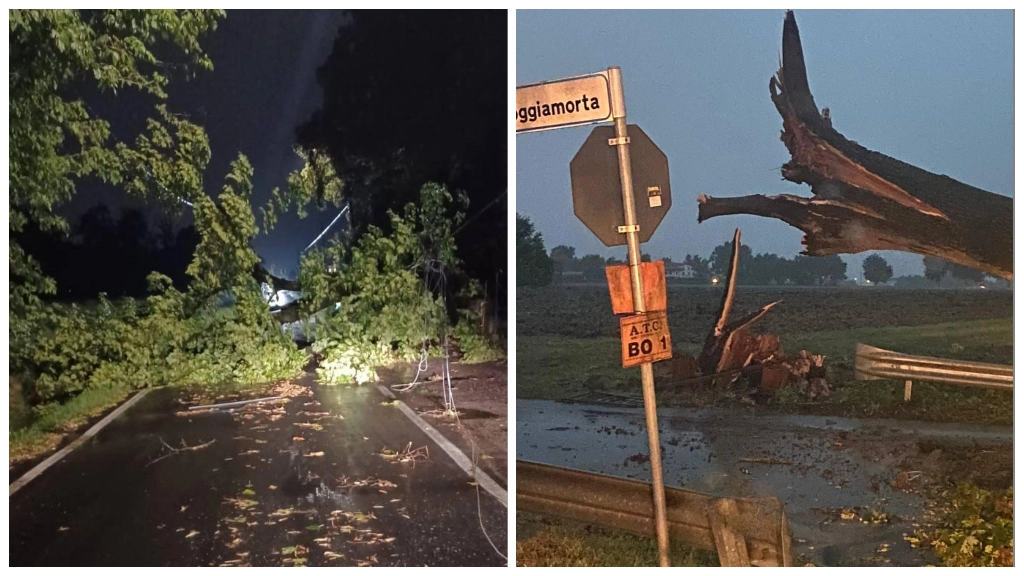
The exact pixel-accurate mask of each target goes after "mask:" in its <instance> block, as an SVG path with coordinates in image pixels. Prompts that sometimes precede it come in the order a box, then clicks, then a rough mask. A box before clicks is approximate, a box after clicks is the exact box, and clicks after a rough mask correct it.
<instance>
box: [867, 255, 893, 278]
mask: <svg viewBox="0 0 1024 576" xmlns="http://www.w3.org/2000/svg"><path fill="white" fill-rule="evenodd" d="M864 278H866V279H867V280H868V281H869V282H871V283H873V284H885V283H886V282H888V281H889V280H890V279H891V278H892V266H890V265H889V263H888V262H886V261H885V258H882V257H881V256H879V255H878V254H872V255H871V256H868V257H867V258H865V259H864Z"/></svg>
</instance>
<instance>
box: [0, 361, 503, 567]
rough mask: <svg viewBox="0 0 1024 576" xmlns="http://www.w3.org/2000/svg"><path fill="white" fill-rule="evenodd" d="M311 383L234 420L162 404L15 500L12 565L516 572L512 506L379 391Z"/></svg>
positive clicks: (179, 401) (102, 436) (155, 397)
mask: <svg viewBox="0 0 1024 576" xmlns="http://www.w3.org/2000/svg"><path fill="white" fill-rule="evenodd" d="M299 383H300V384H303V386H302V387H301V388H295V389H293V393H294V390H299V391H300V392H301V393H300V395H298V396H295V397H291V398H289V401H288V402H286V403H275V404H269V403H268V404H259V405H249V406H247V407H245V408H244V409H241V410H236V411H233V412H230V413H229V412H223V411H221V412H204V413H198V414H196V413H187V414H186V413H183V410H184V409H185V407H186V405H187V404H188V403H189V399H187V398H182V395H181V392H180V391H178V390H173V389H162V390H155V391H153V392H151V393H150V394H149V395H148V396H146V397H145V398H143V399H142V400H141V401H140V402H139V403H138V404H136V405H135V406H133V407H132V408H131V409H129V410H128V411H127V412H126V413H125V414H123V415H122V416H121V417H120V418H118V419H117V420H115V421H114V422H113V423H111V424H110V425H109V426H107V427H106V428H104V429H103V430H102V431H101V432H100V433H99V434H98V435H97V436H96V437H95V438H94V439H92V440H91V441H90V442H88V443H87V444H85V445H83V446H82V447H80V448H79V449H77V450H75V451H74V452H72V453H71V454H70V455H69V456H68V457H66V458H65V459H64V460H62V461H61V462H59V463H58V464H56V465H54V466H53V467H51V468H50V469H48V470H47V471H46V472H44V473H43V474H42V475H41V476H40V477H38V478H36V479H35V480H33V481H32V482H31V483H30V484H28V485H27V486H25V487H24V488H22V489H21V490H20V491H19V492H17V493H15V494H14V496H12V497H11V498H10V558H9V562H10V564H11V565H12V566H36V565H66V566H210V565H213V566H216V565H222V564H229V565H254V566H258V565H262V566H266V565H270V566H280V565H285V566H287V565H296V564H298V565H303V564H304V565H311V566H312V565H327V566H354V565H381V566H423V565H431V566H502V565H505V560H503V559H502V558H501V557H500V556H499V555H498V554H497V553H496V552H495V551H494V549H493V548H492V546H491V545H490V544H489V543H488V541H487V539H486V537H485V535H484V532H483V531H482V530H481V527H480V523H481V519H482V523H483V525H484V527H486V530H487V535H488V536H490V538H491V540H493V542H494V544H495V545H496V546H497V547H498V549H499V550H501V551H502V553H504V552H505V549H506V543H507V525H508V524H507V510H506V508H505V507H504V506H502V505H501V504H500V503H499V502H498V501H497V500H496V499H494V498H493V497H492V496H491V495H489V494H488V493H487V492H485V491H483V490H480V491H479V499H478V492H477V489H476V487H475V486H473V485H472V484H471V482H470V478H469V477H468V476H467V475H466V473H465V472H464V471H462V470H461V469H460V468H458V467H457V466H456V465H455V463H454V462H453V461H452V460H451V458H450V457H449V456H448V455H447V454H446V453H444V452H443V451H442V450H441V449H440V448H439V447H438V446H437V445H436V444H434V443H433V441H431V440H430V438H429V437H428V436H426V434H424V433H423V432H422V431H421V430H420V429H419V428H417V427H415V426H414V425H413V423H412V422H410V421H409V420H408V419H407V418H406V417H405V416H404V415H402V414H401V412H399V411H398V409H397V408H396V407H394V406H389V405H385V404H382V402H384V400H385V398H384V396H383V395H381V393H380V392H379V391H377V390H376V389H375V388H373V387H334V388H328V387H322V388H320V387H316V386H315V385H312V384H311V383H310V382H309V381H308V380H307V381H301V382H299ZM211 440H212V441H213V443H212V444H209V445H207V446H206V447H204V448H199V449H196V450H180V451H178V452H171V451H170V450H168V448H167V447H166V446H164V445H163V442H166V444H167V445H169V446H171V447H175V448H181V447H182V442H184V445H185V446H188V447H194V446H202V445H204V444H205V443H208V442H210V441H211ZM407 447H408V448H409V449H410V452H409V453H410V454H414V455H415V458H413V459H403V458H402V457H401V456H398V457H394V456H392V455H393V454H394V453H398V454H401V453H403V452H404V451H405V450H406V448H407ZM421 447H422V450H417V449H420V448H421ZM427 453H429V456H427ZM402 460H405V461H402Z"/></svg>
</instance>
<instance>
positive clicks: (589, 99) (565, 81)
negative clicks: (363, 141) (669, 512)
mask: <svg viewBox="0 0 1024 576" xmlns="http://www.w3.org/2000/svg"><path fill="white" fill-rule="evenodd" d="M608 120H614V121H615V131H614V134H615V137H614V138H607V136H605V135H602V132H604V133H605V134H607V130H608V129H607V128H606V127H598V128H595V129H594V131H593V132H591V135H590V137H589V138H587V143H585V144H584V145H583V147H582V148H581V149H580V151H579V152H577V154H576V158H574V159H573V161H572V163H571V164H570V172H571V174H572V186H573V210H574V212H575V213H576V216H577V217H579V218H580V220H582V221H583V223H584V224H586V225H587V227H588V228H590V229H591V231H593V232H594V234H596V235H597V237H598V238H599V239H600V240H601V241H602V242H604V243H605V245H607V246H620V245H622V241H621V238H622V237H621V236H620V235H621V234H625V235H626V246H627V247H628V249H629V277H630V286H631V288H632V294H633V302H632V304H633V307H632V309H631V313H632V314H634V315H633V316H630V317H629V318H623V319H622V320H621V322H620V327H624V328H623V332H622V334H623V340H622V345H623V351H624V352H623V356H622V358H623V366H624V367H626V366H634V365H635V364H640V376H641V379H642V381H643V393H644V413H645V415H646V418H647V439H648V442H649V444H650V451H651V484H652V486H653V488H654V525H655V530H656V533H657V536H658V560H659V563H660V564H661V565H662V566H668V565H669V562H668V521H667V516H666V513H665V483H664V480H663V479H662V475H661V445H660V444H659V442H658V414H657V404H656V403H655V398H654V368H653V366H652V364H651V362H653V361H656V360H661V359H665V358H670V357H671V355H672V346H671V340H670V336H669V333H668V325H667V322H666V315H665V313H664V311H663V310H660V311H656V312H655V313H652V314H648V312H647V308H648V306H649V305H651V304H652V303H650V302H644V281H643V276H642V272H641V270H642V268H641V261H640V242H641V239H645V240H646V239H647V238H650V236H651V233H653V232H654V229H655V228H657V227H658V224H660V223H661V219H662V218H663V217H664V215H665V212H667V211H668V209H669V208H670V207H671V205H672V201H671V198H672V197H671V189H670V187H669V178H668V158H667V157H666V156H665V154H664V153H663V152H662V151H661V150H659V149H658V147H657V146H656V145H655V144H654V142H652V141H651V139H650V138H648V137H647V135H646V134H644V132H643V130H640V128H639V127H634V128H635V135H636V137H637V146H638V148H637V152H638V154H637V160H638V161H639V162H640V165H639V166H638V168H637V169H638V174H639V175H640V177H641V179H642V181H641V182H640V184H639V185H640V187H641V190H642V191H643V192H645V193H646V194H647V204H645V205H644V209H643V211H642V212H641V214H640V216H641V218H640V220H642V221H643V222H644V226H645V229H644V230H640V225H639V224H638V218H637V210H636V203H635V201H634V199H633V169H632V165H631V164H630V162H631V160H630V154H629V142H630V140H629V135H628V134H627V132H628V129H627V125H626V101H625V98H624V96H623V93H622V71H621V70H620V69H619V67H618V66H613V67H611V68H608V70H606V71H603V72H597V73H594V74H587V75H584V76H574V77H572V78H562V79H560V80H551V81H548V82H541V83H539V84H531V85H527V86H519V87H517V88H516V108H515V109H514V110H513V114H512V121H513V123H514V125H515V127H516V134H523V133H527V132H535V131H540V130H552V129H556V128H566V127H569V126H582V125H584V124H596V123H601V122H607V121H608ZM609 135H610V134H609ZM598 138H600V139H598ZM604 142H607V145H608V146H614V147H615V150H616V153H617V156H618V165H619V185H620V188H621V191H622V209H623V220H621V221H619V220H618V214H615V212H617V210H612V209H609V208H608V205H609V204H610V203H612V202H614V197H615V190H614V184H610V182H609V180H613V178H614V176H612V175H611V174H610V171H611V169H612V168H611V166H612V158H611V157H610V155H609V156H607V157H605V156H604V151H605V150H607V149H606V148H603V146H604V145H605V144H604ZM619 222H624V225H621V224H619ZM612 223H614V224H615V226H614V227H613V226H611V225H610V224H612ZM661 274H662V282H664V270H663V269H662V272H661ZM654 305H655V306H657V304H654ZM634 349H635V352H636V353H635V354H634V353H633V352H634Z"/></svg>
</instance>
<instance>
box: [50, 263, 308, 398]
mask: <svg viewBox="0 0 1024 576" xmlns="http://www.w3.org/2000/svg"><path fill="white" fill-rule="evenodd" d="M150 284H151V288H152V290H153V291H154V293H153V294H152V295H150V296H149V297H148V298H147V299H146V300H145V301H144V302H135V301H134V300H131V299H124V300H122V301H121V302H118V303H113V302H110V301H108V300H107V299H106V298H104V297H102V296H101V297H100V300H99V302H98V303H96V304H95V305H92V306H89V307H83V306H79V305H76V304H73V305H70V306H61V305H52V306H47V307H45V310H46V314H45V318H44V321H43V322H42V324H41V326H43V327H44V329H45V330H46V332H45V337H43V338H39V340H38V342H37V346H36V347H35V349H34V352H33V354H32V355H31V358H30V365H31V366H32V369H33V370H34V371H35V372H36V373H37V375H38V377H37V378H36V380H35V382H34V385H33V389H32V396H33V398H34V399H35V400H36V401H37V402H43V403H47V402H55V401H61V400H66V399H68V398H71V397H74V396H76V395H78V394H79V393H81V392H83V391H85V390H95V389H103V388H121V389H132V388H138V387H147V386H165V385H174V384H200V385H212V384H221V383H246V384H255V383H258V382H265V381H268V380H274V379H277V378H284V377H290V376H294V375H295V374H297V373H299V372H300V371H301V369H302V365H303V363H304V362H305V357H304V356H303V355H302V354H301V353H300V352H299V351H298V350H296V349H295V346H294V345H293V344H292V343H291V342H289V341H288V340H287V339H286V338H285V337H284V336H282V335H281V333H280V331H279V330H274V329H273V328H271V329H270V330H268V329H266V328H264V327H261V326H259V325H258V324H253V323H252V321H251V319H247V318H246V316H247V314H246V312H245V311H246V310H247V309H249V310H250V312H249V314H248V316H252V315H253V313H252V311H251V309H252V308H253V307H254V306H262V311H263V313H264V314H266V306H265V305H262V301H259V300H256V301H252V300H251V299H250V300H248V301H246V300H244V299H240V300H239V302H238V303H236V305H235V306H234V307H231V308H228V309H224V310H216V309H215V308H214V307H213V306H208V307H205V308H203V309H201V310H200V311H198V312H197V313H196V314H193V315H191V316H189V315H186V312H185V310H186V302H187V295H186V294H185V293H182V292H179V291H178V290H175V289H174V288H173V287H171V285H170V279H168V278H167V277H166V276H162V275H159V274H152V275H151V276H150Z"/></svg>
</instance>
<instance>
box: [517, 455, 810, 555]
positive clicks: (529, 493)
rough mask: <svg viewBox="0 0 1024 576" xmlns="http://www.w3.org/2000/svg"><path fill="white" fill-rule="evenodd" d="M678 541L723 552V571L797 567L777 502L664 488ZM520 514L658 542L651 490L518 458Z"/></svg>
mask: <svg viewBox="0 0 1024 576" xmlns="http://www.w3.org/2000/svg"><path fill="white" fill-rule="evenodd" d="M665 501H666V508H667V515H668V529H669V535H670V538H671V539H672V541H675V542H685V543H686V544H689V545H691V546H695V547H697V548H703V549H706V550H714V551H717V552H718V556H719V560H720V562H721V564H722V566H751V565H753V566H790V565H791V564H792V552H791V548H790V546H791V539H792V535H791V532H790V529H789V523H788V522H787V520H786V513H785V507H784V504H783V503H782V502H781V501H780V500H779V499H777V498H716V497H714V496H709V495H706V494H701V493H698V492H691V491H689V490H680V489H677V488H668V487H666V488H665ZM516 509H517V510H525V511H528V512H535V513H539V514H546V515H554V516H560V517H563V518H568V519H570V520H576V521H580V522H586V523H589V524H596V525H599V526H604V527H606V528H612V529H617V530H624V531H627V532H632V533H634V534H639V535H642V536H654V504H653V502H652V499H651V485H650V484H648V483H645V482H638V481H636V480H625V479H622V478H614V477H611V476H604V475H601V474H592V473H589V472H581V471H579V470H570V469H568V468H559V467H557V466H549V465H547V464H538V463H535V462H526V461H523V460H516Z"/></svg>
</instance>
